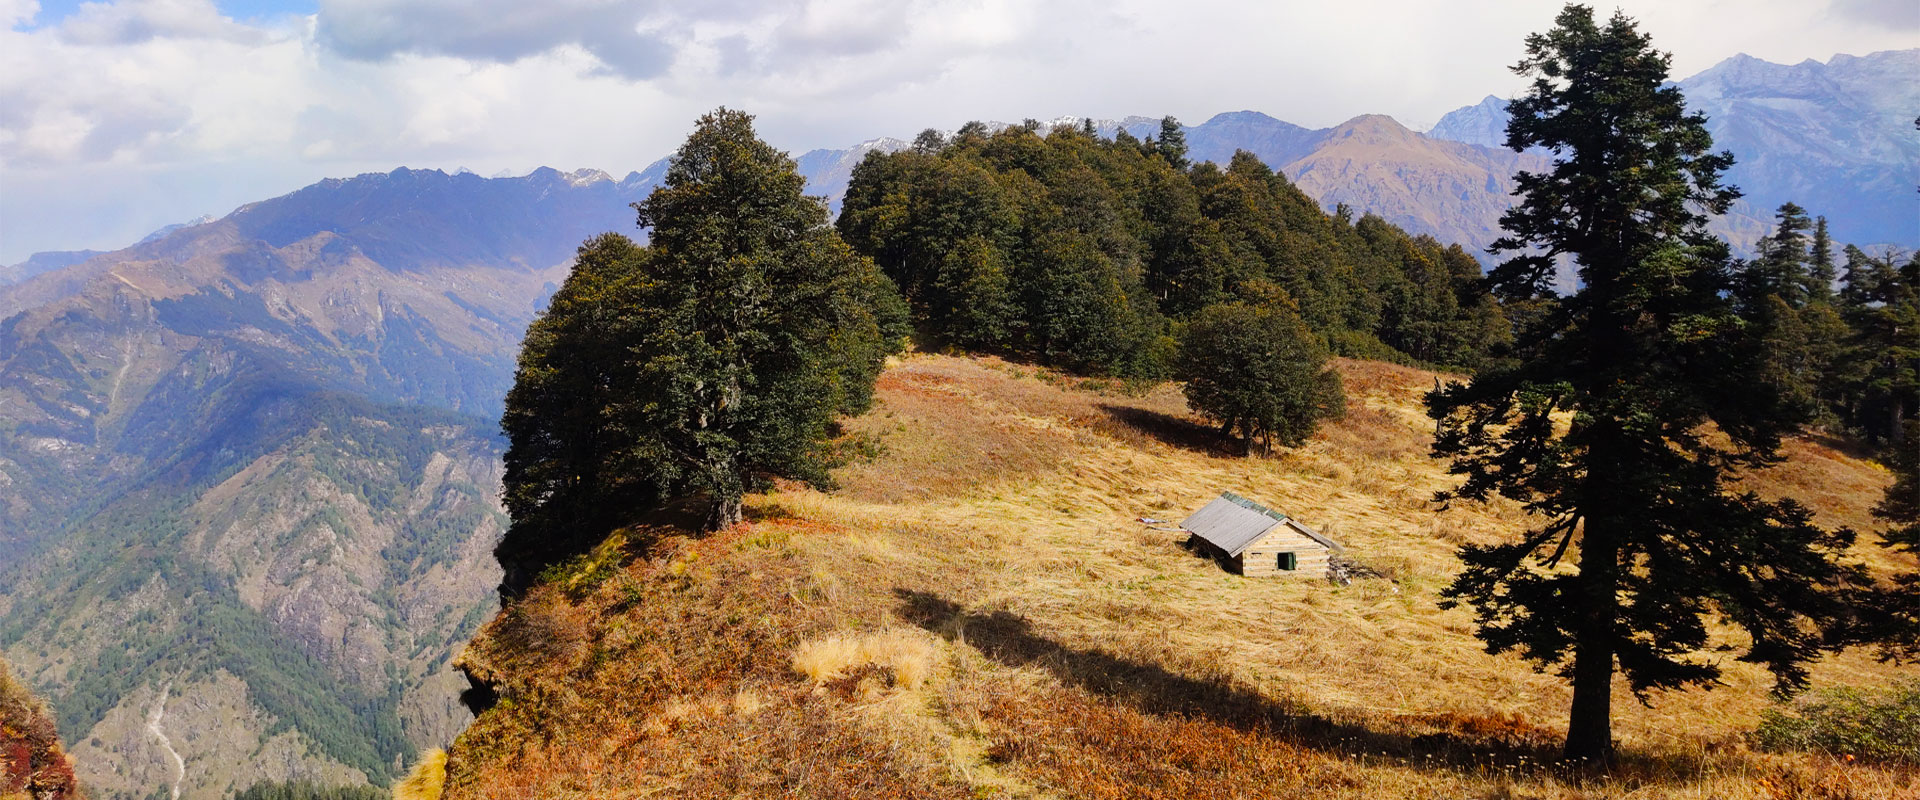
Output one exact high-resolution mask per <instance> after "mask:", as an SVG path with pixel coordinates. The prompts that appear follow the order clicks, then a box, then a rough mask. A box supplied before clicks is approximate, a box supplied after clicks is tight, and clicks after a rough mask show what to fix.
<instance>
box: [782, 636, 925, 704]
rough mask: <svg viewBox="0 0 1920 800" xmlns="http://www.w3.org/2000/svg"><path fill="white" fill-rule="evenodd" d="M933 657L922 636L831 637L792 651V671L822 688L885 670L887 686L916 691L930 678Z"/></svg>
mask: <svg viewBox="0 0 1920 800" xmlns="http://www.w3.org/2000/svg"><path fill="white" fill-rule="evenodd" d="M934 657H935V652H934V647H933V645H932V643H930V642H928V641H927V640H926V638H925V634H924V633H912V632H908V631H904V630H888V631H882V632H880V633H869V634H853V635H849V634H834V635H831V636H828V637H826V638H824V639H815V640H813V641H810V642H807V643H805V644H802V645H800V647H799V648H798V649H796V650H794V651H793V668H794V669H795V670H796V671H798V672H799V673H800V674H802V675H805V676H807V678H808V679H809V680H812V681H813V682H814V684H815V685H825V684H827V683H828V682H830V681H833V680H835V679H844V678H847V677H849V676H850V675H852V674H853V673H855V672H857V671H859V670H860V669H862V668H866V667H874V668H879V669H883V670H886V673H887V676H888V681H887V682H888V684H889V685H892V686H896V687H899V688H902V689H918V688H920V686H921V685H922V684H925V683H926V682H927V679H928V678H929V677H931V676H932V675H933V665H934Z"/></svg>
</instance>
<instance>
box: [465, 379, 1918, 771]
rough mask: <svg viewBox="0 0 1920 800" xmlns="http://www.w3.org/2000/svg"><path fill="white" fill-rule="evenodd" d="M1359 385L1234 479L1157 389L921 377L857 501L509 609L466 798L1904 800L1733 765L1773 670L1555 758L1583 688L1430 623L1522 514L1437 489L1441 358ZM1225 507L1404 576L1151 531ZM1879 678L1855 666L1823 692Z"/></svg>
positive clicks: (1764, 479)
mask: <svg viewBox="0 0 1920 800" xmlns="http://www.w3.org/2000/svg"><path fill="white" fill-rule="evenodd" d="M1340 369H1341V370H1342V372H1343V374H1344V377H1345V379H1346V384H1347V390H1348V394H1349V397H1350V406H1351V413H1350V414H1349V415H1348V417H1347V418H1346V419H1345V420H1342V421H1340V422H1338V423H1335V424H1331V425H1328V426H1326V427H1325V428H1323V430H1322V431H1321V432H1320V433H1319V434H1318V435H1317V436H1316V437H1315V438H1314V439H1313V440H1312V441H1311V442H1309V443H1307V444H1306V445H1304V446H1302V447H1300V448H1296V449H1294V450H1291V451H1287V452H1285V453H1283V454H1281V455H1279V456H1278V457H1275V458H1253V459H1249V458H1244V457H1241V456H1238V455H1235V454H1233V453H1231V452H1228V451H1226V450H1223V449H1221V448H1219V447H1217V446H1216V444H1215V442H1214V440H1213V439H1212V437H1211V435H1210V433H1209V432H1208V431H1207V430H1205V429H1204V428H1203V427H1202V426H1200V425H1199V424H1198V423H1196V422H1195V421H1194V420H1193V419H1191V418H1190V416H1189V415H1188V413H1187V411H1186V409H1185V407H1184V404H1183V403H1182V402H1181V398H1180V396H1179V393H1178V391H1177V390H1176V389H1174V388H1172V387H1160V388H1158V389H1155V390H1153V391H1151V392H1149V393H1147V394H1146V395H1144V396H1139V397H1130V396H1124V395H1121V394H1117V393H1103V392H1097V391H1087V390H1083V389H1080V388H1075V387H1076V385H1077V384H1076V382H1075V381H1071V380H1066V379H1060V378H1058V377H1056V376H1052V375H1049V374H1048V373H1045V372H1042V371H1037V370H1034V369H1033V368H1030V367H1026V366H1021V365H1013V364H1008V363H1005V362H1001V361H998V360H995V359H962V358H950V357H940V356H924V355H923V356H912V357H908V358H905V359H902V360H901V362H900V363H898V364H896V365H895V366H893V367H892V368H891V369H889V370H888V371H887V373H886V374H885V375H884V376H883V377H882V380H881V383H880V391H879V396H878V403H877V405H876V408H875V409H874V411H873V412H871V413H869V414H867V415H866V416H863V417H861V418H860V419H858V420H854V421H853V422H852V423H851V427H852V429H853V431H854V432H855V433H858V434H860V435H863V436H867V437H871V438H874V439H877V441H878V442H879V444H880V448H881V453H880V455H879V456H878V457H877V458H875V459H873V460H872V461H870V462H866V463H859V464H854V465H852V466H849V467H847V468H845V469H843V470H842V471H841V472H840V474H839V479H840V481H841V484H842V488H841V489H839V490H837V491H835V492H830V493H822V492H815V491H810V490H804V489H787V490H783V491H779V492H774V493H771V494H768V495H765V496H761V497H757V498H753V499H752V500H751V502H750V503H749V512H750V514H749V517H750V519H751V520H752V521H750V522H748V523H745V524H743V525H741V526H738V527H736V528H734V529H732V530H729V531H726V532H723V533H721V534H716V535H713V536H709V537H704V538H690V537H686V536H684V535H680V534H679V533H677V532H674V531H667V530H658V529H635V530H631V531H626V532H623V533H622V534H620V535H617V536H615V537H613V538H611V539H609V543H608V544H607V545H605V546H603V547H602V549H601V550H600V551H599V553H598V555H597V559H598V560H597V562H596V563H616V562H624V566H621V567H619V568H617V569H610V570H604V569H598V568H594V569H583V570H582V571H581V573H580V575H579V576H576V578H575V579H573V580H570V581H568V582H565V584H564V585H560V586H549V587H542V588H540V589H536V590H535V591H534V592H533V593H532V594H531V595H529V597H528V598H527V599H526V600H525V601H523V602H522V603H520V604H519V605H518V606H516V607H515V608H514V609H513V610H511V611H509V612H507V613H506V614H503V615H502V616H501V617H500V618H499V619H497V620H495V621H494V622H493V623H491V624H490V625H489V627H488V628H487V629H486V630H485V631H484V632H483V634H482V636H481V637H480V638H479V639H477V640H476V641H475V643H474V645H473V647H472V648H471V649H470V650H469V653H468V654H467V655H466V656H465V657H463V658H464V663H466V664H467V665H468V666H469V668H471V669H473V670H474V671H475V672H476V674H479V675H481V676H482V677H484V678H486V679H488V680H490V681H494V682H496V683H498V684H499V685H500V686H501V687H502V691H503V695H504V696H505V697H506V698H507V699H506V701H504V702H503V703H502V704H501V707H499V708H497V709H495V710H494V711H492V712H490V713H488V714H487V715H485V716H483V717H482V718H481V719H480V720H479V721H478V722H477V723H476V724H475V725H474V726H473V728H471V729H470V730H469V731H468V732H467V733H466V734H465V735H463V736H462V738H461V740H460V742H459V743H458V744H457V745H456V747H455V748H454V753H453V758H452V760H451V762H450V764H449V775H450V784H449V790H448V796H449V797H453V798H480V797H486V798H507V797H607V798H624V797H654V796H663V795H664V796H679V797H711V796H718V797H752V796H770V795H779V796H787V797H1020V798H1029V797H1030V798H1077V797H1168V798H1172V797H1183V798H1185V797H1192V798H1212V797H1220V798H1225V797H1269V796H1276V797H1285V796H1294V795H1299V796H1306V795H1310V794H1311V795H1313V796H1316V797H1320V796H1327V794H1328V793H1331V794H1333V795H1337V796H1384V797H1394V796H1423V797H1424V796H1432V797H1439V796H1445V797H1482V798H1495V797H1509V798H1516V797H1539V798H1576V797H1577V798H1587V797H1593V798H1597V797H1621V796H1629V795H1630V796H1632V797H1636V798H1640V797H1673V798H1709V797H1712V798H1730V799H1731V800H1742V799H1744V798H1768V799H1769V800H1772V799H1774V798H1791V797H1889V798H1892V797H1914V796H1920V782H1917V781H1920V778H1917V777H1916V776H1915V775H1914V774H1912V773H1911V772H1900V771H1896V770H1889V769H1882V768H1871V767H1862V766H1856V765H1851V764H1847V763H1844V762H1835V761H1832V760H1830V759H1825V758H1818V757H1813V756H1774V755H1763V754H1756V753H1752V752H1749V751H1748V750H1747V748H1746V747H1745V745H1744V743H1743V742H1744V734H1745V732H1746V731H1748V730H1750V729H1751V728H1752V726H1753V725H1754V723H1755V722H1756V721H1757V719H1758V717H1759V714H1760V712H1761V711H1762V710H1763V709H1765V708H1766V707H1767V706H1768V703H1769V702H1770V701H1769V699H1768V697H1767V689H1768V687H1769V685H1770V682H1769V680H1768V677H1767V676H1766V675H1765V674H1764V672H1762V671H1761V670H1758V669H1756V668H1753V667H1751V666H1749V665H1745V664H1740V663H1738V662H1734V661H1732V660H1731V659H1727V660H1726V661H1725V663H1724V664H1723V667H1724V668H1725V669H1726V676H1725V679H1724V682H1725V685H1724V686H1722V687H1720V688H1719V689H1718V690H1716V691H1712V692H1691V693H1680V694H1668V695H1658V696H1655V697H1654V698H1652V701H1653V704H1652V705H1651V706H1650V707H1649V706H1641V705H1639V704H1638V703H1635V702H1634V701H1633V700H1632V698H1631V695H1630V694H1629V693H1627V692H1626V690H1625V687H1624V686H1621V687H1620V688H1619V690H1618V691H1619V693H1618V695H1617V700H1616V733H1617V735H1618V737H1619V738H1620V740H1621V744H1622V748H1623V750H1624V753H1625V764H1624V766H1623V767H1622V768H1621V770H1620V771H1618V772H1617V773H1616V774H1614V775H1611V776H1605V777H1597V778H1596V777H1586V776H1580V775H1575V774H1568V773H1563V772H1561V771H1559V770H1557V769H1556V768H1554V767H1551V766H1548V765H1546V764H1545V763H1543V762H1546V761H1548V760H1550V757H1551V755H1552V753H1553V751H1554V750H1555V749H1556V748H1557V746H1558V739H1559V737H1560V736H1561V734H1562V732H1563V731H1564V719H1565V712H1566V707H1567V703H1568V700H1569V693H1568V690H1567V688H1566V686H1565V685H1564V683H1563V682H1562V681H1561V680H1560V679H1559V678H1557V677H1555V676H1552V675H1542V674H1540V673H1537V672H1535V671H1534V670H1533V669H1531V668H1530V666H1529V665H1528V664H1527V663H1526V662H1524V661H1521V660H1519V659H1517V658H1514V657H1507V656H1502V657H1494V656H1489V655H1487V654H1485V653H1484V652H1482V648H1481V645H1480V644H1479V642H1478V640H1476V639H1475V638H1474V637H1473V636H1472V634H1471V617H1470V615H1469V614H1468V613H1467V612H1465V611H1463V610H1455V611H1442V610H1441V609H1439V608H1438V606H1437V604H1436V593H1437V591H1438V590H1439V588H1441V587H1442V586H1444V585H1445V584H1446V583H1447V581H1448V580H1449V579H1450V578H1451V576H1452V574H1453V572H1454V570H1455V569H1457V566H1456V562H1455V560H1454V557H1453V555H1452V553H1453V550H1454V549H1455V548H1456V547H1458V546H1459V545H1460V544H1462V543H1468V542H1486V541H1495V540H1499V539H1502V538H1505V537H1508V536H1511V535H1512V534H1513V533H1514V532H1515V531H1518V530H1520V529H1521V528H1523V527H1524V526H1525V525H1526V524H1527V520H1526V518H1525V515H1524V514H1523V513H1522V512H1521V511H1520V510H1519V509H1518V508H1517V507H1515V506H1513V505H1512V504H1510V503H1493V504H1486V505H1480V504H1456V505H1455V506H1454V507H1453V508H1451V509H1448V510H1446V511H1437V510H1436V509H1435V508H1434V506H1433V504H1432V503H1431V502H1430V498H1431V497H1432V495H1433V493H1434V492H1435V491H1436V490H1438V489H1441V488H1444V487H1446V486H1448V485H1449V479H1448V476H1447V475H1446V474H1445V473H1444V470H1443V469H1442V465H1440V464H1438V463H1436V462H1434V461H1432V460H1431V459H1429V458H1428V457H1427V440H1428V437H1429V436H1430V435H1431V432H1432V423H1431V422H1430V421H1428V420H1427V419H1426V418H1425V417H1424V415H1423V414H1422V413H1421V411H1420V407H1419V403H1418V398H1419V395H1420V393H1421V392H1422V391H1424V390H1425V389H1427V388H1431V387H1432V385H1433V380H1434V375H1433V374H1431V373H1426V372H1422V371H1418V370H1412V369H1405V368H1400V367H1394V366H1389V365H1384V364H1378V363H1371V362H1355V361H1342V362H1341V363H1340ZM1791 448H1792V456H1793V457H1792V460H1791V461H1790V462H1789V463H1788V464H1786V465H1783V466H1782V467H1780V468H1776V469H1775V470H1771V471H1769V472H1767V473H1763V474H1760V475H1756V476H1753V477H1751V478H1750V479H1749V483H1750V485H1753V486H1754V487H1755V488H1756V489H1758V490H1760V491H1762V492H1766V493H1771V494H1777V495H1787V496H1795V497H1799V498H1801V499H1803V500H1805V501H1806V502H1807V503H1808V504H1809V505H1810V506H1811V507H1813V508H1815V509H1816V511H1817V512H1818V513H1819V515H1820V518H1821V520H1822V521H1823V522H1826V523H1828V524H1846V525H1854V526H1862V527H1864V526H1865V525H1867V524H1868V522H1869V520H1867V518H1866V517H1865V516H1864V513H1865V512H1864V507H1863V506H1862V505H1861V503H1862V502H1863V498H1868V497H1870V496H1871V495H1873V494H1874V493H1875V492H1877V491H1878V487H1880V486H1883V485H1884V482H1885V480H1886V477H1885V475H1884V473H1883V472H1881V471H1878V470H1877V469H1875V468H1874V467H1873V466H1872V465H1870V464H1866V463H1864V462H1861V461H1858V460H1856V459H1852V458H1849V457H1847V456H1845V455H1843V454H1840V453H1836V452H1834V451H1832V450H1829V449H1827V448H1824V447H1821V446H1819V445H1818V444H1817V443H1814V442H1807V441H1797V442H1794V443H1793V444H1792V445H1791ZM1222 489H1228V490H1233V491H1236V492H1239V493H1241V494H1244V495H1247V496H1250V497H1253V498H1255V499H1257V500H1260V501H1262V502H1265V503H1267V504H1269V505H1272V506H1275V507H1278V508H1281V509H1283V510H1286V511H1288V512H1289V513H1292V514H1295V515H1297V516H1299V517H1301V518H1302V519H1304V520H1306V521H1307V522H1309V523H1310V524H1314V525H1317V526H1319V527H1320V528H1321V529H1323V530H1324V531H1326V532H1327V533H1328V534H1329V535H1331V536H1332V537H1334V538H1335V539H1338V540H1340V541H1342V542H1343V543H1344V544H1345V545H1346V546H1347V547H1348V549H1349V552H1350V554H1351V555H1353V556H1354V557H1356V558H1358V559H1359V560H1361V561H1363V562H1365V563H1367V564H1368V565H1370V566H1372V567H1374V568H1375V569H1377V570H1379V571H1380V572H1382V573H1383V574H1385V575H1387V576H1389V578H1390V580H1363V581H1357V582H1355V583H1354V584H1353V585H1351V586H1334V585H1330V584H1327V583H1324V582H1317V581H1281V580H1268V581H1261V580H1247V579H1243V578H1239V577H1236V576H1233V575H1229V574H1226V573H1223V572H1222V571H1221V570H1220V569H1219V568H1218V567H1217V566H1215V565H1214V564H1213V563H1212V562H1211V561H1208V560H1205V559H1201V558H1197V557H1194V556H1192V555H1190V554H1189V553H1187V552H1186V551H1185V550H1183V549H1182V548H1181V547H1180V546H1179V539H1180V538H1181V537H1180V536H1179V535H1178V534H1176V533H1172V532H1166V531H1155V530H1151V529H1150V528H1149V527H1148V526H1145V525H1142V524H1140V523H1139V522H1138V521H1137V520H1136V518H1137V517H1141V516H1150V517H1158V518H1162V519H1172V520H1176V521H1177V520H1178V519H1179V518H1181V517H1182V516H1184V515H1185V514H1186V513H1187V512H1188V511H1190V510H1192V509H1193V508H1196V507H1198V506H1199V505H1201V504H1203V503H1205V502H1206V501H1207V500H1209V499H1211V498H1212V497H1213V496H1214V495H1215V494H1216V493H1217V492H1219V491H1220V490H1222ZM1859 551H1860V554H1861V557H1862V559H1863V560H1866V561H1868V562H1869V563H1870V564H1871V565H1872V566H1873V567H1874V568H1875V569H1877V570H1882V571H1884V570H1890V569H1912V568H1913V564H1912V563H1911V561H1912V560H1911V558H1907V560H1906V561H1901V560H1900V558H1902V557H1899V556H1896V555H1894V554H1889V553H1886V552H1884V551H1883V550H1882V549H1881V548H1878V547H1875V546H1873V545H1872V543H1871V542H1866V541H1863V543H1862V544H1861V545H1860V547H1859ZM588 576H599V577H593V578H591V580H589V579H588ZM909 675H919V676H921V677H919V678H911V677H909ZM935 675H937V676H938V678H937V679H931V676H935ZM1891 675H1892V671H1891V668H1889V667H1887V666H1885V665H1882V664H1879V663H1877V662H1875V661H1874V660H1873V659H1872V658H1871V657H1870V655H1869V654H1857V653H1849V654H1843V655H1842V656H1841V657H1838V658H1833V659H1829V660H1828V661H1826V662H1823V663H1821V664H1819V665H1818V666H1817V668H1816V669H1815V673H1814V680H1815V684H1816V685H1817V686H1826V685H1845V684H1879V683H1885V682H1886V681H1887V680H1889V678H1890V676H1891ZM883 688H884V689H886V690H885V691H880V690H879V689H883Z"/></svg>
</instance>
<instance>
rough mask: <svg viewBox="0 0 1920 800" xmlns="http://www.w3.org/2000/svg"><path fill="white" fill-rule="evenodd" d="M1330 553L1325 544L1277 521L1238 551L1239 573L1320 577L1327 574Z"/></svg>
mask: <svg viewBox="0 0 1920 800" xmlns="http://www.w3.org/2000/svg"><path fill="white" fill-rule="evenodd" d="M1330 554H1331V553H1330V551H1329V550H1328V549H1327V546H1326V545H1324V544H1321V543H1320V542H1319V541H1317V540H1315V539H1313V538H1311V537H1309V536H1306V535H1304V534H1301V533H1300V532H1299V531H1296V530H1293V529H1292V528H1290V527H1288V526H1286V525H1280V526H1276V527H1275V528H1274V529H1273V530H1271V531H1268V532H1267V533H1266V534H1265V535H1263V536H1261V537H1260V538H1259V539H1256V540H1254V541H1253V542H1252V543H1250V544H1249V545H1247V549H1246V551H1245V552H1243V553H1241V554H1240V573H1241V574H1242V575H1248V576H1262V575H1273V576H1300V577H1312V578H1322V577H1326V574H1327V566H1328V564H1327V559H1328V556H1329V555H1330ZM1288 567H1291V569H1288Z"/></svg>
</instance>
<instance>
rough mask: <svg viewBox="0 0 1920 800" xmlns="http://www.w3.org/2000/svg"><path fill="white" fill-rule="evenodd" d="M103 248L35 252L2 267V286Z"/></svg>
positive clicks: (90, 254) (73, 260) (0, 283)
mask: <svg viewBox="0 0 1920 800" xmlns="http://www.w3.org/2000/svg"><path fill="white" fill-rule="evenodd" d="M102 252H104V251H101V250H54V251H50V252H45V253H34V254H33V255H31V256H28V257H27V260H25V261H22V262H20V263H18V264H14V265H11V266H5V267H0V286H5V285H7V284H10V283H19V282H21V281H24V280H26V279H28V278H31V277H33V276H35V275H43V274H46V273H48V272H52V271H54V270H56V269H61V268H63V267H70V266H73V265H75V264H78V263H80V262H82V261H85V260H87V259H89V258H92V257H94V256H97V255H100V254H101V253H102Z"/></svg>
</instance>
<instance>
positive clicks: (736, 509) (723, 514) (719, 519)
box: [706, 494, 740, 532]
mask: <svg viewBox="0 0 1920 800" xmlns="http://www.w3.org/2000/svg"><path fill="white" fill-rule="evenodd" d="M738 524H740V496H739V495H736V494H728V495H721V496H717V497H715V498H713V508H711V509H709V510H708V511H707V524H706V530H707V531H709V532H711V531H718V530H725V529H727V528H730V527H733V526H734V525H738Z"/></svg>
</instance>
